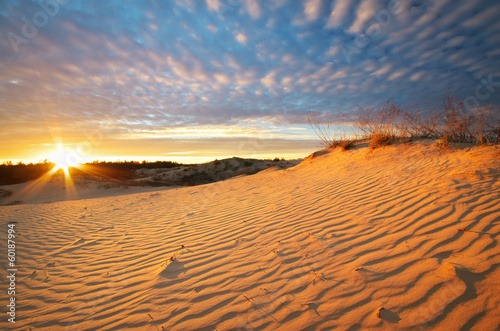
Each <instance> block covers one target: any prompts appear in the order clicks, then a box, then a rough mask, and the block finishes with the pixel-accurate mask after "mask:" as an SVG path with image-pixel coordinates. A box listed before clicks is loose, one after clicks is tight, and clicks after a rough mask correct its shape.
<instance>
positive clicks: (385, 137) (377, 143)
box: [370, 133, 394, 149]
mask: <svg viewBox="0 0 500 331" xmlns="http://www.w3.org/2000/svg"><path fill="white" fill-rule="evenodd" d="M393 141H394V136H392V135H390V134H384V133H374V134H372V135H371V136H370V148H371V149H375V148H378V147H382V146H387V145H390V144H392V142H393Z"/></svg>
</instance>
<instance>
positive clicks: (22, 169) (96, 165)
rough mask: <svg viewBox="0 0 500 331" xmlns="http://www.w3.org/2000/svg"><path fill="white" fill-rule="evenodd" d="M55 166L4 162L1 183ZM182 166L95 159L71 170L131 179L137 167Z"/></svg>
mask: <svg viewBox="0 0 500 331" xmlns="http://www.w3.org/2000/svg"><path fill="white" fill-rule="evenodd" d="M55 166H56V164H55V163H53V162H50V161H48V160H44V161H43V162H39V163H29V164H25V163H23V162H18V163H16V164H14V163H12V162H11V161H7V162H4V163H3V164H0V185H13V184H20V183H24V182H27V181H30V180H34V179H37V178H39V177H41V176H43V175H44V174H45V173H47V172H49V171H50V170H52V168H54V167H55ZM180 166H184V165H183V164H180V163H177V162H171V161H152V162H150V161H142V162H137V161H114V162H107V161H93V162H89V163H85V164H83V165H81V169H80V168H79V167H72V168H70V169H69V170H70V174H71V175H72V176H79V175H83V174H85V173H87V174H91V175H95V176H102V177H110V178H115V179H131V178H135V177H137V176H136V175H135V173H134V171H135V170H137V169H141V168H147V169H156V168H173V167H180ZM61 171H62V170H61Z"/></svg>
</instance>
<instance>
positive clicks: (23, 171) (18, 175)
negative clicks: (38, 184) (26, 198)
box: [0, 160, 55, 185]
mask: <svg viewBox="0 0 500 331" xmlns="http://www.w3.org/2000/svg"><path fill="white" fill-rule="evenodd" d="M54 166H55V163H52V162H48V161H47V160H45V161H44V162H41V163H30V164H24V163H22V162H19V163H17V164H13V163H12V162H10V161H9V162H5V163H3V164H0V185H12V184H19V183H24V182H27V181H29V180H33V179H37V178H38V177H40V176H42V175H43V174H45V173H46V172H48V171H49V170H51V169H52V168H54Z"/></svg>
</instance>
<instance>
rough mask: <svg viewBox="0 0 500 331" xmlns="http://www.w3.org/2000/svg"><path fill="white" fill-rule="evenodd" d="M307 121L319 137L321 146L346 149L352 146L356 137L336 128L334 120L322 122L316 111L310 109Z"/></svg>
mask: <svg viewBox="0 0 500 331" xmlns="http://www.w3.org/2000/svg"><path fill="white" fill-rule="evenodd" d="M307 122H308V123H309V125H310V126H311V128H312V129H313V130H314V132H315V133H316V135H317V136H318V137H319V138H320V140H321V145H322V146H323V147H325V148H336V147H341V148H342V150H347V149H350V148H352V147H353V146H354V142H355V141H356V139H353V138H350V137H348V136H347V134H346V132H345V131H341V130H337V129H336V126H335V123H334V122H324V121H323V119H322V115H321V114H319V113H318V112H315V111H310V112H309V113H308V114H307Z"/></svg>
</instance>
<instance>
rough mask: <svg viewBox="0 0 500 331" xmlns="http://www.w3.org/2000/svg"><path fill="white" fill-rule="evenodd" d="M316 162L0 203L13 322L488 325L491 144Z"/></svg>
mask: <svg viewBox="0 0 500 331" xmlns="http://www.w3.org/2000/svg"><path fill="white" fill-rule="evenodd" d="M317 154H318V155H317V156H315V157H311V158H308V159H306V160H304V161H303V162H302V163H301V164H299V165H298V166H295V167H293V168H289V169H286V170H281V171H266V172H263V173H259V174H256V175H253V176H247V177H242V178H236V179H232V180H227V181H224V182H218V183H213V184H208V185H203V186H197V187H187V188H179V189H172V190H167V191H158V192H154V193H151V192H147V193H139V194H131V195H122V196H116V197H105V198H99V199H88V200H79V201H65V202H57V203H52V204H44V205H34V204H33V205H22V206H4V207H0V212H1V214H2V215H3V217H2V219H1V221H2V227H1V228H2V229H3V230H2V240H1V242H0V249H1V250H2V251H4V252H5V251H6V247H5V246H6V238H5V234H6V229H7V225H6V223H8V222H13V221H15V222H17V223H16V230H17V238H16V247H17V251H16V252H17V255H18V261H17V263H18V264H17V268H18V277H17V279H16V282H17V284H16V302H17V304H18V306H17V308H18V309H17V315H16V317H17V322H16V324H15V325H14V326H15V327H17V328H19V329H21V328H22V329H29V328H32V330H39V329H40V330H44V329H46V330H49V329H61V330H63V329H67V330H100V329H106V330H122V329H137V330H157V329H159V330H162V329H164V330H236V329H241V330H243V329H251V330H264V329H265V330H330V329H343V330H347V329H350V328H376V329H383V330H387V329H394V330H396V329H415V330H417V329H421V328H422V327H427V328H429V329H443V328H446V329H450V330H459V329H461V328H464V329H470V328H476V329H478V330H494V329H498V328H499V327H500V296H499V295H498V293H500V247H499V245H498V240H499V239H500V184H499V177H500V161H499V159H500V158H499V156H500V148H499V147H498V146H493V147H491V146H490V147H474V148H472V147H467V146H459V148H455V149H451V150H441V149H439V148H437V147H436V146H435V145H434V143H432V142H427V141H423V142H416V143H413V144H405V145H398V146H387V147H384V148H381V149H376V150H373V151H371V150H369V149H368V148H366V147H359V148H357V149H355V150H353V151H345V152H343V151H340V150H334V151H331V152H325V153H317ZM319 154H321V155H319ZM6 287H7V282H6V280H5V278H2V288H3V289H5V288H6ZM2 292H5V291H3V290H2ZM4 295H5V293H4V294H2V296H4ZM6 300H7V299H2V302H6ZM3 315H4V317H2V320H1V324H0V328H1V329H5V328H7V327H8V328H11V327H12V325H9V324H8V323H7V322H6V317H5V315H6V314H5V313H3Z"/></svg>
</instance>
